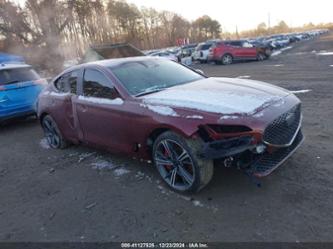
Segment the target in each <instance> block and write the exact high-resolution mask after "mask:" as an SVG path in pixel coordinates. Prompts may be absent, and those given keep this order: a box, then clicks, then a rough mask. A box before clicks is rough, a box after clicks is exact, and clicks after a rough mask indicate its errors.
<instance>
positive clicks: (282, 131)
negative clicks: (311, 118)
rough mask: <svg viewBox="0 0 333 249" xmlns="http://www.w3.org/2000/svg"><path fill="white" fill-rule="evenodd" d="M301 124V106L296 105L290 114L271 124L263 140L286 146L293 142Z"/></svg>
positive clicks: (283, 115) (285, 114)
mask: <svg viewBox="0 0 333 249" xmlns="http://www.w3.org/2000/svg"><path fill="white" fill-rule="evenodd" d="M300 122H301V105H300V104H299V105H296V106H295V107H293V108H292V109H290V110H289V111H288V112H286V113H284V114H282V115H281V116H280V117H278V118H277V119H275V120H274V121H273V122H272V123H270V124H269V125H268V126H267V127H266V129H265V132H264V136H263V139H264V141H265V142H266V143H269V144H273V145H285V144H289V143H290V142H292V139H293V137H294V136H295V133H296V132H297V129H298V127H299V124H300Z"/></svg>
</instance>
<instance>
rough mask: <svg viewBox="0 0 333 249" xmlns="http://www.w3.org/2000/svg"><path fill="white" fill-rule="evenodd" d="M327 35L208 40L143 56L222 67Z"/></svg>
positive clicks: (290, 34) (320, 32) (322, 31)
mask: <svg viewBox="0 0 333 249" xmlns="http://www.w3.org/2000/svg"><path fill="white" fill-rule="evenodd" d="M327 32H328V30H314V31H308V32H302V33H289V34H276V35H271V36H267V37H256V38H248V39H243V40H218V39H217V40H208V41H206V42H202V43H198V44H197V43H193V44H188V45H184V46H181V47H173V48H166V49H161V50H154V51H147V52H146V55H150V56H160V57H166V58H170V59H171V60H176V59H177V60H178V62H182V63H184V64H186V65H189V64H191V63H192V62H193V61H197V62H200V63H207V62H215V63H216V64H223V65H228V64H232V63H233V62H234V61H246V60H257V61H262V60H265V59H268V58H269V57H270V56H271V54H272V52H273V51H274V50H277V49H282V48H284V47H287V46H289V45H290V44H291V43H294V42H298V41H302V40H308V39H311V38H313V37H315V36H318V35H321V34H324V33H327Z"/></svg>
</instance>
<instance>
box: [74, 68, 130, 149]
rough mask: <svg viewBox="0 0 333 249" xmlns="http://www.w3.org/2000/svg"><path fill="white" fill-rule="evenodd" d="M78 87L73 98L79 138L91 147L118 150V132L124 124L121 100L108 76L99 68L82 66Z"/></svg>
mask: <svg viewBox="0 0 333 249" xmlns="http://www.w3.org/2000/svg"><path fill="white" fill-rule="evenodd" d="M81 91H82V92H81V93H80V94H79V96H78V98H76V100H75V102H76V103H75V107H76V108H75V109H76V115H77V119H78V122H79V125H80V128H81V131H82V134H81V136H83V137H82V138H81V140H83V141H84V142H85V143H87V144H91V145H93V146H95V147H101V148H106V149H111V150H112V149H114V148H117V149H120V150H121V147H122V146H121V144H119V143H120V141H119V139H120V137H119V132H120V131H121V130H122V128H123V127H124V123H123V118H122V116H123V112H124V110H123V106H124V101H123V100H122V99H121V97H120V95H119V93H118V91H117V90H116V88H115V87H114V85H113V83H112V81H111V79H109V78H108V77H107V76H106V75H105V74H104V73H103V72H102V71H100V70H97V69H93V68H86V69H85V70H84V73H83V79H82V90H81ZM118 145H119V146H118Z"/></svg>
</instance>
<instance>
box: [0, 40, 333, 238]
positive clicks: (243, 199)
mask: <svg viewBox="0 0 333 249" xmlns="http://www.w3.org/2000/svg"><path fill="white" fill-rule="evenodd" d="M322 50H324V51H333V35H332V34H329V35H326V36H323V37H320V38H318V39H316V40H312V41H305V42H301V43H298V44H295V45H293V48H291V49H289V50H285V51H283V52H282V53H281V54H279V55H277V56H274V57H272V58H271V59H270V60H267V61H264V62H247V63H237V64H233V65H230V66H218V65H197V66H196V67H198V68H200V69H202V70H204V71H205V73H206V74H207V75H210V76H224V77H242V78H250V79H255V80H263V81H266V82H270V83H272V84H275V85H278V86H282V87H285V88H287V89H289V90H311V91H309V92H307V91H305V92H304V93H299V94H298V96H299V97H300V99H301V100H302V101H303V115H304V123H303V131H304V134H305V136H306V140H305V142H304V144H303V145H302V146H301V148H300V149H299V150H298V151H297V152H296V153H295V154H294V155H293V156H292V157H291V158H290V159H289V160H288V161H287V162H286V163H285V164H284V165H282V166H281V167H280V168H279V169H278V170H276V171H275V172H274V173H273V174H272V175H270V176H268V177H267V178H265V179H264V180H263V181H262V183H263V186H262V187H261V188H258V187H256V186H255V185H254V184H253V183H252V182H251V181H250V180H249V179H248V178H247V177H246V176H244V175H243V174H242V173H241V172H239V171H237V170H236V169H228V168H216V170H215V175H214V178H213V180H212V182H211V184H210V185H209V186H208V187H207V188H205V189H204V190H203V191H201V192H200V193H198V194H196V195H193V196H181V195H178V194H176V193H174V192H171V191H169V190H168V189H167V188H166V187H165V185H164V184H163V183H161V182H160V181H159V177H158V174H157V172H156V171H155V169H154V167H153V166H152V165H151V164H147V163H143V162H139V161H136V160H132V159H128V158H127V157H126V156H119V155H112V154H106V153H104V152H101V151H96V150H94V149H90V148H86V147H82V146H72V147H70V148H69V149H66V150H52V149H50V148H48V146H47V143H45V141H44V140H43V134H42V131H41V128H40V126H39V124H38V122H37V121H35V120H27V121H21V122H18V121H15V122H11V123H9V124H7V125H3V126H1V127H0V145H1V146H0V157H1V161H0V185H1V188H0V199H1V205H0V240H1V241H110V240H111V241H193V240H194V241H198V240H200V241H284V242H295V241H333V240H332V231H333V198H332V197H333V165H332V161H333V154H332V151H333V143H332V141H333V139H332V135H333V121H332V117H333V103H332V94H333V56H332V55H320V54H319V53H320V51H322ZM322 52H323V51H322ZM330 65H331V66H330Z"/></svg>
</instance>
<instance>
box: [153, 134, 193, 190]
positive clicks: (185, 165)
mask: <svg viewBox="0 0 333 249" xmlns="http://www.w3.org/2000/svg"><path fill="white" fill-rule="evenodd" d="M154 161H155V165H156V167H157V169H158V171H159V173H160V174H161V176H162V178H163V179H164V181H165V182H166V183H167V184H168V185H169V186H170V187H171V188H173V189H176V190H179V191H186V190H188V189H190V188H191V187H192V185H193V183H194V180H195V167H194V165H193V161H192V158H191V156H190V154H189V153H188V152H187V151H186V149H184V148H183V147H182V146H181V145H180V144H179V143H177V142H176V141H174V140H171V139H164V140H162V141H160V143H159V144H158V145H157V147H156V150H155V154H154Z"/></svg>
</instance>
